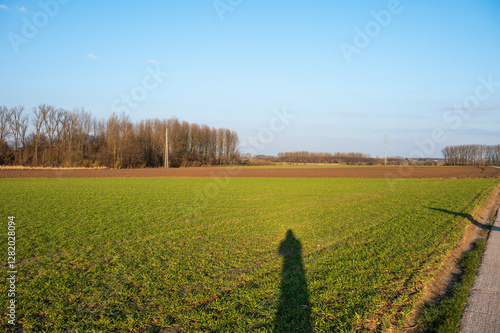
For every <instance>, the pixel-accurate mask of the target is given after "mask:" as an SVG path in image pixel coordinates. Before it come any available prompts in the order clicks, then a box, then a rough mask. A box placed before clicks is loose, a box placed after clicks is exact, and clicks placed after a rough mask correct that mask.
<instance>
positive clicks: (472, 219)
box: [427, 207, 500, 231]
mask: <svg viewBox="0 0 500 333" xmlns="http://www.w3.org/2000/svg"><path fill="white" fill-rule="evenodd" d="M427 208H429V209H432V210H436V211H438V212H443V213H447V214H450V215H454V216H460V217H463V218H466V219H467V220H469V221H470V223H472V224H474V225H475V226H477V227H478V228H481V229H483V230H487V229H489V228H490V226H489V225H486V224H483V223H481V222H479V221H477V220H476V219H475V218H474V217H473V216H472V215H470V214H468V213H458V212H453V211H451V210H447V209H441V208H434V207H427ZM491 231H500V227H498V226H495V225H494V226H491Z"/></svg>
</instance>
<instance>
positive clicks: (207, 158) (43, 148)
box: [0, 104, 239, 168]
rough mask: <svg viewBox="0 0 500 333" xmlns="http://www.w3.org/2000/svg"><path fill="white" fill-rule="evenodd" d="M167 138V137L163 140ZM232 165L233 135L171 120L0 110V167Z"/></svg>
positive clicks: (235, 154)
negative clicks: (134, 120)
mask: <svg viewBox="0 0 500 333" xmlns="http://www.w3.org/2000/svg"><path fill="white" fill-rule="evenodd" d="M167 134H168V136H167ZM167 143H168V166H170V167H181V166H200V165H231V164H235V163H237V162H239V151H238V144H239V139H238V134H237V133H236V132H234V131H231V130H229V129H225V128H212V127H209V126H208V125H199V124H196V123H188V122H186V121H179V120H178V119H176V118H170V119H161V120H160V119H146V120H142V121H140V122H138V123H133V122H132V121H131V120H130V118H129V117H128V116H127V115H126V114H120V115H118V114H115V113H113V114H112V115H111V116H110V117H109V118H108V119H101V120H97V119H96V118H95V117H94V116H93V115H92V114H91V113H90V112H88V111H86V110H84V109H83V108H82V109H78V108H77V109H74V110H73V111H69V110H66V109H61V108H56V107H54V106H51V105H46V104H40V105H38V106H36V107H34V108H33V109H32V111H31V112H29V111H27V110H26V109H25V108H24V106H16V107H12V108H7V107H6V106H0V164H4V165H22V166H65V167H70V166H71V167H76V166H83V167H97V166H106V167H111V168H131V167H160V166H164V165H165V162H166V160H167V159H166V157H167V155H166V153H165V147H166V146H167Z"/></svg>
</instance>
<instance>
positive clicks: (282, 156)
mask: <svg viewBox="0 0 500 333" xmlns="http://www.w3.org/2000/svg"><path fill="white" fill-rule="evenodd" d="M255 159H256V160H260V161H261V164H265V163H266V162H267V163H326V164H333V163H341V164H347V165H376V164H384V159H380V158H373V157H370V155H368V154H363V153H334V154H331V153H314V152H308V151H295V152H285V153H279V154H278V156H263V155H260V156H256V157H255V158H254V160H255ZM254 163H255V162H254ZM387 163H388V164H391V165H397V164H404V163H406V161H405V160H403V159H398V158H388V159H387Z"/></svg>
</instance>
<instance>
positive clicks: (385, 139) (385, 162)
mask: <svg viewBox="0 0 500 333" xmlns="http://www.w3.org/2000/svg"><path fill="white" fill-rule="evenodd" d="M384 142H385V158H384V165H387V134H386V135H385V138H384Z"/></svg>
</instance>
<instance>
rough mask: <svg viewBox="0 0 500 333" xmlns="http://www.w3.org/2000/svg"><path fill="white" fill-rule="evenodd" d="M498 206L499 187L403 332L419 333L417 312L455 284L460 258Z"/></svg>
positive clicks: (425, 293)
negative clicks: (416, 324) (416, 322)
mask: <svg viewBox="0 0 500 333" xmlns="http://www.w3.org/2000/svg"><path fill="white" fill-rule="evenodd" d="M499 205H500V187H497V188H496V189H494V190H493V192H492V193H491V195H490V197H489V199H488V201H487V202H486V204H485V205H484V207H482V208H478V209H477V210H476V212H474V213H473V214H472V216H473V218H474V220H475V221H476V223H471V224H470V225H468V226H467V228H466V229H465V232H464V235H463V236H462V238H461V239H460V241H459V242H458V243H457V245H456V246H455V247H454V248H453V250H452V251H451V252H450V254H449V255H448V257H447V259H446V261H445V263H444V264H443V266H441V268H440V269H439V271H438V272H437V274H436V277H435V278H434V280H433V281H431V282H430V283H429V284H427V285H426V286H425V288H424V294H423V297H422V299H421V301H420V302H419V303H418V304H417V305H416V307H415V310H414V311H413V312H412V313H411V314H410V315H409V316H408V318H407V325H406V327H407V328H406V330H404V331H405V332H419V330H420V328H418V327H416V326H415V321H416V319H417V317H418V314H419V310H420V309H421V308H422V307H423V306H424V304H426V303H431V302H438V301H439V300H440V298H441V297H443V296H444V295H445V294H446V292H447V291H448V289H449V287H450V286H451V285H453V284H454V283H456V282H457V281H458V279H459V277H460V274H461V271H460V269H459V267H458V265H457V263H458V261H459V260H460V257H462V255H463V254H464V253H465V252H467V251H469V250H470V249H471V247H472V244H473V243H474V242H475V241H476V240H478V238H479V237H480V231H481V230H485V229H486V228H487V226H488V225H489V224H490V217H491V216H493V215H494V214H495V211H496V210H497V208H498V207H499Z"/></svg>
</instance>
